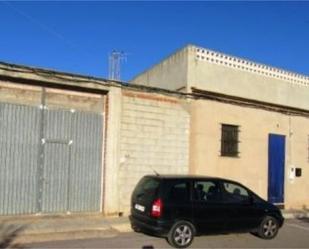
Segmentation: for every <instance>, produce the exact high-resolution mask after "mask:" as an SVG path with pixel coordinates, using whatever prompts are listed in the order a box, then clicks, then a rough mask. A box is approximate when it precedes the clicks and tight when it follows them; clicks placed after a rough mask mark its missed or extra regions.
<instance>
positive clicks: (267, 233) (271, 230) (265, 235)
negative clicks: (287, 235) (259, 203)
mask: <svg viewBox="0 0 309 249" xmlns="http://www.w3.org/2000/svg"><path fill="white" fill-rule="evenodd" d="M278 230H279V224H278V221H277V220H276V219H275V218H274V217H271V216H266V217H265V218H264V219H263V221H262V223H261V225H260V227H259V229H258V232H257V234H258V236H259V237H260V238H262V239H273V238H274V237H276V235H277V233H278Z"/></svg>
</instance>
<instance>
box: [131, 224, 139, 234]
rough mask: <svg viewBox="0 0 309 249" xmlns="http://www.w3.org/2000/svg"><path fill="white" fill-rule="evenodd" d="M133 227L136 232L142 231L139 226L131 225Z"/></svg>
mask: <svg viewBox="0 0 309 249" xmlns="http://www.w3.org/2000/svg"><path fill="white" fill-rule="evenodd" d="M131 228H132V230H133V231H134V232H136V233H140V232H141V229H139V228H138V227H137V226H133V225H131Z"/></svg>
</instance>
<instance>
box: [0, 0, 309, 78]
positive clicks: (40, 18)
mask: <svg viewBox="0 0 309 249" xmlns="http://www.w3.org/2000/svg"><path fill="white" fill-rule="evenodd" d="M187 44H194V45H198V46H201V47H205V48H208V49H212V50H216V51H219V52H223V53H226V54H229V55H234V56H238V57H242V58H246V59H250V60H253V61H256V62H260V63H263V64H268V65H272V66H275V67H279V68H282V69H286V70H290V71H295V72H298V73H301V74H305V75H307V76H309V2H296V1H293V2H286V1H283V2H279V1H276V2H264V1H263V2H248V1H242V2H232V1H228V2H202V1H199V2H192V1H181V2H177V1H172V2H163V1H160V2H159V1H158V2H149V1H145V2H143V1H139V2H129V1H125V2H105V1H104V2H103V1H96V2H91V1H87V2H83V1H68V2H63V1H54V2H46V1H35V2H30V1H20V2H14V1H1V0H0V61H2V62H8V63H14V64H22V65H27V66H35V67H41V68H48V69H53V70H59V71H64V72H70V73H77V74H84V75H90V76H96V77H101V78H107V77H108V56H109V54H110V53H111V52H112V51H113V50H117V51H122V52H124V53H125V54H126V60H124V61H123V62H122V65H121V79H122V80H123V81H128V80H130V79H132V78H133V77H134V76H135V75H137V74H139V73H141V72H142V71H144V70H146V69H148V68H149V67H151V66H152V65H154V64H156V63H158V62H160V61H161V60H162V59H164V58H165V57H167V56H169V55H170V54H172V53H174V52H175V51H177V50H178V49H180V48H182V47H184V46H186V45H187Z"/></svg>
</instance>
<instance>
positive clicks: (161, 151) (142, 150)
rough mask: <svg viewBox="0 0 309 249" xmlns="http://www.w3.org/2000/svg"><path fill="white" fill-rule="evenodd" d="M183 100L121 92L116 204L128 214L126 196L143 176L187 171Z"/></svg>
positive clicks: (186, 119) (127, 198)
mask: <svg viewBox="0 0 309 249" xmlns="http://www.w3.org/2000/svg"><path fill="white" fill-rule="evenodd" d="M187 109H188V104H187V103H186V100H181V99H177V98H173V97H166V96H163V95H158V94H148V93H135V92H128V91H125V92H123V100H122V117H121V134H120V137H121V138H120V144H121V145H120V157H121V158H120V168H119V169H120V170H119V183H118V184H119V204H120V207H119V208H120V211H122V212H125V213H126V212H128V210H129V206H130V196H131V193H132V191H133V188H134V187H135V185H136V183H137V182H138V180H139V179H140V178H141V177H142V176H143V175H145V174H154V173H153V170H155V171H157V172H158V173H159V174H185V173H188V170H189V158H188V157H189V122H190V119H189V113H188V110H187Z"/></svg>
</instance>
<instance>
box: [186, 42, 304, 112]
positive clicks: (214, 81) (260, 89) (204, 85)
mask: <svg viewBox="0 0 309 249" xmlns="http://www.w3.org/2000/svg"><path fill="white" fill-rule="evenodd" d="M195 50H196V48H195V47H190V48H189V51H190V53H189V67H188V87H189V88H190V87H195V88H198V89H202V90H207V91H212V92H217V93H222V94H227V95H231V96H237V97H242V98H247V99H253V100H259V101H263V102H267V103H273V104H278V105H284V106H291V107H296V108H301V109H305V110H309V101H308V99H309V86H305V85H300V84H293V83H291V82H288V81H285V80H281V79H276V78H272V77H268V76H265V75H261V74H256V73H252V72H247V71H242V70H239V69H235V68H231V67H227V66H224V65H218V64H215V63H211V62H208V61H202V60H197V59H196V53H195Z"/></svg>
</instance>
